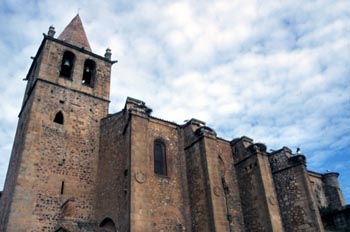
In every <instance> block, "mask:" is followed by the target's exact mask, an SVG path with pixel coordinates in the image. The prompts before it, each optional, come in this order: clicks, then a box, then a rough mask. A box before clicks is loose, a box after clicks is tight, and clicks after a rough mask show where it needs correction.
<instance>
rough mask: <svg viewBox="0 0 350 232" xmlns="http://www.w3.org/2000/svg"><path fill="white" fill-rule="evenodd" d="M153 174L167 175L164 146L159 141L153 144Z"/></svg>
mask: <svg viewBox="0 0 350 232" xmlns="http://www.w3.org/2000/svg"><path fill="white" fill-rule="evenodd" d="M154 173H156V174H158V175H164V176H166V175H167V165H166V153H165V145H164V143H163V142H162V141H160V140H156V141H155V142H154Z"/></svg>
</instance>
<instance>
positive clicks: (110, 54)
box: [105, 48, 112, 60]
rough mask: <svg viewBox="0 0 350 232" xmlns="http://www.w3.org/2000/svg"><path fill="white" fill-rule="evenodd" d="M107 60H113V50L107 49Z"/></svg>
mask: <svg viewBox="0 0 350 232" xmlns="http://www.w3.org/2000/svg"><path fill="white" fill-rule="evenodd" d="M105 58H106V59H108V60H111V58H112V50H111V49H110V48H107V49H106V53H105Z"/></svg>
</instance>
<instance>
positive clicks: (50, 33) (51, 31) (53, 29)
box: [47, 25, 56, 37]
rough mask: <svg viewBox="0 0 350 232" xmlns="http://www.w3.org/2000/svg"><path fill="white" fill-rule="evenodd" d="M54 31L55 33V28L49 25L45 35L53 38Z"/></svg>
mask: <svg viewBox="0 0 350 232" xmlns="http://www.w3.org/2000/svg"><path fill="white" fill-rule="evenodd" d="M55 33H56V31H55V27H54V26H53V25H51V26H50V27H49V31H48V32H47V35H48V36H50V37H54V35H55Z"/></svg>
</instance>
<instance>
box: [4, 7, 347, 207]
mask: <svg viewBox="0 0 350 232" xmlns="http://www.w3.org/2000/svg"><path fill="white" fill-rule="evenodd" d="M3 4H4V8H3V11H2V13H0V19H1V20H2V22H4V21H5V22H7V23H5V24H3V26H2V27H1V28H0V49H1V50H2V56H0V66H1V70H2V74H1V75H2V76H1V80H2V81H3V82H4V83H5V82H6V85H1V86H0V97H1V99H3V101H2V104H1V105H0V110H1V111H2V112H3V113H2V114H0V128H1V130H0V131H1V133H0V138H1V140H0V151H1V154H0V155H1V158H0V166H1V167H5V166H7V163H6V159H8V158H7V157H9V153H10V152H9V150H10V148H9V144H12V140H13V136H14V133H15V131H14V130H15V127H16V120H17V114H18V112H19V108H20V105H21V100H22V97H23V91H24V87H25V86H24V85H25V83H23V82H22V81H21V79H22V78H24V77H25V74H26V71H27V70H28V68H29V65H30V59H29V57H30V56H34V55H35V52H36V50H37V48H38V47H39V44H40V41H41V39H42V36H41V33H43V32H45V33H46V32H47V29H48V26H50V25H51V24H54V25H55V26H56V31H57V36H58V34H59V33H61V31H62V30H63V29H64V27H65V26H66V25H67V24H68V23H69V21H70V20H71V19H72V18H73V17H74V15H75V14H76V13H77V11H78V8H80V11H79V12H80V15H81V18H82V20H83V23H84V26H85V30H86V32H87V35H88V37H89V41H90V44H91V47H92V49H93V51H94V52H96V53H97V54H101V55H103V54H104V52H105V49H106V48H107V47H110V48H111V49H112V52H113V59H117V60H118V61H119V62H118V63H117V64H115V65H114V68H113V71H112V83H111V105H110V111H111V112H116V111H118V110H120V109H121V108H122V107H123V105H124V101H125V99H126V97H127V96H132V97H136V98H139V99H141V100H144V101H146V103H147V104H148V105H149V106H150V107H151V108H153V110H154V115H155V116H157V117H161V118H164V119H167V120H169V121H176V122H178V123H182V122H183V120H185V119H189V118H192V117H194V118H198V119H201V120H204V121H206V122H207V125H208V126H211V127H213V129H215V130H216V131H217V133H218V135H219V136H220V137H224V138H226V139H232V138H235V137H240V136H242V135H247V136H250V137H252V138H254V139H255V140H257V141H260V142H265V143H266V144H267V145H268V147H269V148H272V149H277V148H280V147H282V146H284V145H287V146H290V147H291V148H292V149H295V148H296V147H299V146H300V147H301V148H302V149H303V151H304V153H305V154H306V155H307V157H308V158H309V160H308V162H309V167H310V168H315V169H316V171H321V172H322V171H324V170H325V169H327V165H329V163H330V162H332V161H334V162H335V163H336V161H337V160H344V159H348V158H344V157H347V156H349V155H350V154H349V147H350V141H349V129H350V128H349V125H350V101H349V98H350V97H349V92H350V73H349V67H350V55H349V51H350V44H349V38H350V32H349V26H348V25H350V17H349V14H348V11H347V9H349V8H350V3H349V2H347V1H331V0H320V1H310V2H305V1H263V2H262V1H259V0H251V1H226V0H217V1H201V2H198V1H171V2H162V1H137V2H130V1H122V0H119V1H117V2H115V1H103V2H101V1H92V0H91V1H76V2H68V1H66V0H64V1H61V2H60V3H57V2H52V1H48V0H47V1H40V2H30V3H28V2H26V1H23V0H17V1H4V3H3ZM67 5H69V6H70V7H69V8H67V7H66V6H67ZM53 9H54V10H53ZM62 12H65V14H62ZM4 112H6V113H4ZM344 153H346V154H347V156H345V155H344ZM348 160H349V159H348ZM337 167H339V172H346V167H342V166H340V165H338V166H337ZM1 170H4V171H3V172H2V173H0V178H2V179H4V175H5V169H4V168H3V169H1ZM344 174H345V173H344ZM348 185H349V183H347V184H346V183H345V184H344V183H343V186H345V189H349V187H347V186H348ZM0 186H1V182H0ZM347 191H348V190H347ZM344 195H346V194H344ZM347 195H349V194H347ZM348 201H349V199H348Z"/></svg>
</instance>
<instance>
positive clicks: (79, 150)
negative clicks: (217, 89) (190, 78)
mask: <svg viewBox="0 0 350 232" xmlns="http://www.w3.org/2000/svg"><path fill="white" fill-rule="evenodd" d="M115 62H116V61H113V60H112V59H111V50H110V49H107V50H106V53H105V54H104V56H100V55H97V54H95V53H93V52H92V50H91V47H90V45H89V42H88V39H87V37H86V34H85V31H84V28H83V25H82V22H81V19H80V17H79V15H77V16H75V17H74V18H73V20H72V21H71V22H70V23H69V24H68V26H67V27H66V28H65V29H64V31H63V32H62V33H61V34H60V35H59V36H58V37H57V38H56V37H55V29H54V27H52V26H51V27H50V28H49V31H48V33H47V34H44V38H43V40H42V43H41V45H40V47H39V49H38V51H37V54H36V56H35V57H34V58H33V62H32V65H31V67H30V69H29V72H28V74H27V76H26V78H25V80H26V81H27V87H26V90H25V93H24V99H23V104H22V107H21V109H20V113H19V121H18V127H17V132H16V137H15V141H14V145H13V150H12V154H11V160H10V163H9V168H8V173H7V177H6V183H5V187H4V190H3V192H2V195H1V199H0V231H8V232H12V231H13V232H21V231H33V232H34V231H35V232H41V231H50V232H52V231H57V232H58V231H71V232H73V231H74V232H81V231H100V232H101V231H110V232H112V231H113V232H117V231H118V232H127V231H131V232H153V231H154V232H168V231H177V232H179V231H186V232H191V231H192V232H213V231H216V232H226V231H227V232H232V231H254V232H255V231H276V232H281V231H286V232H287V231H288V232H289V231H323V230H324V229H323V225H322V221H321V216H320V211H319V208H322V207H328V206H330V205H331V206H332V207H342V206H344V205H345V202H344V198H343V196H342V193H341V189H340V187H339V183H338V175H339V174H338V173H334V172H329V173H325V174H320V173H315V172H311V171H308V170H307V169H306V160H305V156H303V155H302V154H294V153H293V152H292V151H291V150H290V149H288V148H287V147H283V148H282V149H280V150H277V151H273V152H267V149H266V146H265V145H264V144H262V143H255V142H254V141H253V140H252V139H250V138H248V137H245V136H243V137H239V138H235V139H232V140H226V139H222V138H220V137H218V136H217V134H216V132H215V131H214V130H213V129H212V128H210V127H208V126H206V124H205V122H202V121H200V120H197V119H191V120H189V121H187V122H186V123H185V124H183V125H179V124H176V123H173V122H169V121H166V120H164V119H160V118H157V117H155V116H153V115H152V114H151V112H152V109H151V108H150V107H149V106H147V105H146V104H145V102H143V101H140V100H137V99H133V98H130V97H128V98H127V100H126V103H125V107H124V109H123V110H121V111H120V112H117V113H112V114H111V113H109V112H108V108H109V102H110V101H109V95H110V78H111V67H112V65H113V64H114V63H115Z"/></svg>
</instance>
